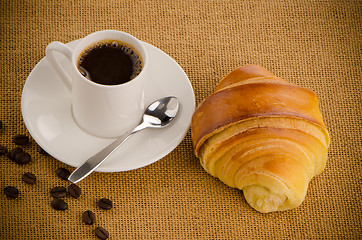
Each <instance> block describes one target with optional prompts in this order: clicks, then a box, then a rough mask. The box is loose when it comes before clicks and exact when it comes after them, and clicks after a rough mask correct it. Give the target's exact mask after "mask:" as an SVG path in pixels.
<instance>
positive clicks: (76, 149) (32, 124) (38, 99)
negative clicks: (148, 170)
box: [21, 40, 195, 172]
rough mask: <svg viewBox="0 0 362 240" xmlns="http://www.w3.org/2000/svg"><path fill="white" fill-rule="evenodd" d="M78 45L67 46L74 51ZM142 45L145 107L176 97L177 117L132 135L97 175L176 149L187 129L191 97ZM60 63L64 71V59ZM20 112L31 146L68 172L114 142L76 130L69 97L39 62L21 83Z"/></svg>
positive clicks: (177, 71)
mask: <svg viewBox="0 0 362 240" xmlns="http://www.w3.org/2000/svg"><path fill="white" fill-rule="evenodd" d="M78 42H79V40H76V41H73V42H70V43H68V44H67V45H68V46H69V47H71V48H74V47H75V46H76V45H77V44H78ZM144 44H145V47H146V50H147V52H148V55H149V63H150V73H149V74H150V81H149V84H148V85H147V87H146V91H145V101H146V104H145V105H146V106H147V105H148V104H149V103H151V102H153V101H154V100H156V99H158V98H161V97H164V96H176V97H177V98H178V99H179V100H180V104H181V105H180V112H179V114H178V115H177V117H176V119H175V120H174V122H173V123H171V125H170V126H169V127H167V128H163V129H145V130H143V131H141V132H139V133H136V134H135V135H133V136H132V137H131V138H130V139H129V140H128V141H126V142H125V143H124V144H123V145H122V146H121V147H120V148H119V149H118V150H117V151H116V152H115V153H114V154H113V155H111V156H110V157H109V159H107V160H106V161H105V162H104V163H103V164H102V165H101V166H100V167H99V168H98V169H97V171H100V172H119V171H128V170H132V169H137V168H140V167H144V166H147V165H149V164H151V163H154V162H156V161H157V160H159V159H161V158H163V157H164V156H166V155H167V154H168V153H170V152H171V151H172V150H173V149H174V148H176V147H177V145H178V144H179V143H180V142H181V141H182V139H183V138H184V137H185V135H186V133H187V131H188V129H189V127H190V123H191V117H192V114H193V112H194V110H195V96H194V91H193V89H192V86H191V83H190V81H189V79H188V78H187V76H186V74H185V72H184V71H183V70H182V68H181V67H180V66H179V65H178V64H177V63H176V62H175V61H174V60H173V59H172V58H171V57H170V56H168V55H167V54H166V53H164V52H163V51H161V50H160V49H158V48H156V47H154V46H152V45H150V44H147V43H144ZM60 57H61V56H60ZM61 62H63V64H64V67H65V68H67V67H68V68H69V64H68V63H67V61H65V60H64V58H63V59H62V60H61ZM21 110H22V115H23V119H24V122H25V125H26V127H27V129H28V130H29V133H30V134H31V136H32V137H33V138H34V140H35V141H36V142H37V143H38V144H39V145H40V146H41V147H42V148H43V149H44V150H45V151H46V152H48V153H49V154H50V155H52V156H53V157H54V158H56V159H58V160H59V161H61V162H64V163H66V164H68V165H70V166H73V167H78V166H80V165H81V164H82V163H83V162H84V161H85V160H87V159H88V158H89V157H91V156H92V155H94V154H95V153H96V152H98V151H100V150H101V149H103V148H104V147H105V146H106V145H108V144H109V143H111V142H112V141H113V140H114V139H106V138H99V137H95V136H93V135H90V134H88V133H87V132H84V131H83V130H82V129H80V128H79V127H78V125H77V124H76V123H75V122H74V120H73V117H72V114H71V95H70V92H69V91H68V90H67V89H66V88H65V86H64V85H63V82H62V81H61V80H60V79H59V78H58V76H57V74H56V73H55V72H54V71H53V68H52V67H51V66H50V65H49V63H48V62H47V60H46V59H45V58H43V59H42V60H41V61H40V62H39V63H38V64H37V65H36V66H35V67H34V69H33V70H32V72H31V73H30V75H29V77H28V79H27V80H26V83H25V85H24V89H23V93H22V99H21Z"/></svg>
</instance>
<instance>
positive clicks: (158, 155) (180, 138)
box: [21, 39, 196, 172]
mask: <svg viewBox="0 0 362 240" xmlns="http://www.w3.org/2000/svg"><path fill="white" fill-rule="evenodd" d="M80 40H81V39H77V40H74V41H71V42H68V43H66V45H72V44H77V43H78V42H79V41H80ZM141 42H142V44H145V45H146V47H150V48H154V49H155V50H157V51H160V52H162V53H163V54H165V55H166V56H167V57H168V61H172V62H173V64H176V65H177V67H178V70H179V71H181V72H182V74H183V75H184V77H185V79H186V81H185V83H184V84H185V85H187V86H186V87H185V89H188V91H189V92H190V93H192V94H191V95H192V101H191V102H192V106H191V105H190V104H189V106H188V107H189V108H192V112H193V111H194V110H195V106H196V104H195V92H194V89H193V87H192V84H191V82H190V79H189V78H188V76H187V74H186V73H185V71H184V70H183V68H182V67H181V66H180V65H179V64H178V63H177V62H176V61H175V60H174V59H173V58H172V57H171V56H169V55H168V54H167V53H165V52H164V51H162V50H161V49H159V48H157V47H155V46H153V45H151V44H149V43H146V42H143V41H141ZM75 46H76V45H75ZM75 46H74V47H75ZM72 47H73V46H72ZM43 61H46V58H45V57H43V58H42V59H41V60H39V61H38V62H37V64H36V65H35V66H34V67H33V69H32V70H31V72H30V73H29V75H28V77H27V79H26V82H25V84H24V87H23V91H22V96H21V112H22V117H23V121H24V123H25V125H26V128H27V130H28V131H29V133H30V135H31V136H32V138H33V139H34V140H35V141H36V143H37V144H38V145H39V146H40V147H42V148H43V149H44V150H45V151H47V148H48V147H47V146H46V145H47V144H45V143H43V140H44V139H41V137H39V136H38V134H36V133H35V132H34V130H33V129H32V128H31V127H30V126H29V125H30V124H31V123H30V120H29V118H28V117H29V116H27V114H26V113H25V107H24V105H25V100H26V99H25V97H26V90H27V89H29V84H30V81H31V80H30V77H31V76H32V73H33V71H36V69H39V66H41V64H44V63H43ZM188 103H189V102H188ZM191 117H192V115H190V116H189V122H188V124H187V125H188V126H187V128H186V129H185V130H183V131H182V134H179V135H177V136H176V137H175V138H177V140H176V141H175V142H174V143H173V144H170V145H169V146H168V147H167V149H166V150H161V151H158V152H157V153H156V154H154V155H153V156H152V157H150V158H149V160H148V161H147V160H146V161H142V162H141V163H139V164H136V165H135V166H134V167H132V168H127V169H122V168H119V167H118V168H117V165H115V166H112V165H110V166H109V167H107V168H102V166H100V167H99V168H98V169H96V172H123V171H130V170H134V169H138V168H142V167H146V166H148V165H150V164H153V163H155V162H157V161H159V160H161V159H162V158H164V157H165V156H167V155H168V154H169V153H171V152H172V151H173V150H174V149H175V148H176V147H177V146H178V145H179V144H180V143H181V142H182V141H183V139H184V138H185V136H186V135H187V133H188V131H189V129H190V126H191ZM73 122H74V119H73ZM75 125H76V126H77V128H79V129H80V130H81V131H83V132H85V131H84V130H83V129H81V128H80V127H79V126H78V124H76V123H75ZM170 127H172V126H170ZM86 133H87V132H86ZM92 136H93V137H95V138H96V139H100V140H101V139H103V140H104V139H110V140H111V141H112V139H115V138H102V137H98V136H94V135H92ZM172 142H173V141H172ZM48 153H49V152H48ZM49 155H51V156H52V157H54V158H55V159H56V160H58V161H60V162H62V163H64V164H67V165H69V166H72V167H78V166H79V165H81V164H82V163H81V162H80V163H79V162H78V163H77V162H76V163H74V162H72V161H68V160H66V159H64V157H61V156H59V154H58V153H54V152H53V153H52V152H50V153H49ZM78 164H79V165H78ZM113 165H114V164H113Z"/></svg>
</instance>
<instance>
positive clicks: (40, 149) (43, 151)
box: [36, 145, 48, 155]
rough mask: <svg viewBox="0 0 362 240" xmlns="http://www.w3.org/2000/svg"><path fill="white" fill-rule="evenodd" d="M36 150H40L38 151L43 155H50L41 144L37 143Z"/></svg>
mask: <svg viewBox="0 0 362 240" xmlns="http://www.w3.org/2000/svg"><path fill="white" fill-rule="evenodd" d="M36 150H37V151H38V153H40V154H43V155H48V153H47V152H46V151H45V150H44V149H43V148H42V147H40V146H39V145H37V148H36Z"/></svg>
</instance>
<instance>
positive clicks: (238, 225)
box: [0, 0, 362, 239]
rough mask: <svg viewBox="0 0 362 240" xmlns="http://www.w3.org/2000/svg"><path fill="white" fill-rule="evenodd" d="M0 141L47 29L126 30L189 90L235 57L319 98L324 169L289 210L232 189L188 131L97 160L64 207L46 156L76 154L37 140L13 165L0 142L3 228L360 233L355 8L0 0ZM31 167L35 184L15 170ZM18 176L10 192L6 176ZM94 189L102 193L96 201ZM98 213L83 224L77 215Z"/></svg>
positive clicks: (113, 235)
mask: <svg viewBox="0 0 362 240" xmlns="http://www.w3.org/2000/svg"><path fill="white" fill-rule="evenodd" d="M0 7H1V16H0V27H1V32H0V39H1V40H0V63H1V64H0V94H1V95H0V96H1V97H0V120H1V121H3V124H4V127H3V129H2V130H0V144H1V145H4V146H6V147H8V148H9V149H12V148H14V147H15V145H14V143H12V137H13V136H14V135H16V134H27V135H29V133H28V132H27V129H26V127H25V125H24V123H23V120H22V116H21V109H20V104H21V93H22V89H23V86H24V83H25V81H26V79H27V76H28V75H29V73H30V72H31V70H32V68H33V67H34V66H35V65H36V64H37V62H39V61H40V60H41V59H42V58H43V57H44V49H45V47H46V46H47V44H49V43H50V42H51V41H53V40H58V41H62V42H69V41H72V40H75V39H79V38H81V37H84V36H86V35H87V34H89V33H91V32H94V31H97V30H103V29H116V30H122V31H126V32H129V33H130V34H132V35H134V36H136V37H138V38H139V39H141V40H143V41H145V42H148V43H150V44H152V45H154V46H156V47H158V48H160V49H162V50H163V51H165V52H166V53H168V54H169V55H170V56H171V57H172V58H174V59H175V60H176V61H177V62H178V63H179V64H180V66H181V67H182V68H183V69H184V70H185V72H186V74H187V75H188V77H189V79H190V81H191V83H192V86H193V88H194V91H195V96H196V104H198V103H199V102H200V101H201V100H203V99H204V98H205V97H206V96H208V95H209V94H210V93H211V92H212V91H213V89H214V87H215V86H216V84H217V83H218V81H219V80H220V79H221V78H222V77H223V76H225V75H226V74H228V73H229V72H230V71H231V70H233V69H235V68H236V67H239V66H241V65H244V64H250V63H253V64H260V65H262V66H264V67H266V68H267V69H269V70H271V71H272V72H274V73H275V74H276V75H278V76H280V77H282V78H284V79H286V80H288V81H290V82H293V83H296V84H298V85H301V86H304V87H308V88H311V89H312V90H314V91H315V92H316V93H317V94H318V96H319V99H320V106H321V110H322V113H323V115H324V119H325V122H326V125H327V127H328V129H329V131H330V133H331V137H332V143H331V147H330V150H329V160H328V163H327V168H326V169H325V171H324V172H323V173H322V174H321V175H319V176H317V177H315V178H314V179H313V180H312V182H311V183H310V186H309V189H308V193H307V196H306V199H305V201H304V202H303V204H302V205H301V206H300V207H299V208H297V209H294V210H291V211H287V212H277V213H270V214H261V213H258V212H256V211H255V210H253V209H252V208H251V207H249V205H248V204H247V203H246V201H245V199H244V197H243V195H242V192H241V191H239V190H236V189H232V188H230V187H227V186H226V185H224V184H223V183H221V182H220V181H219V180H217V179H215V178H213V177H211V176H210V175H208V174H207V173H206V172H205V171H204V170H203V169H202V167H201V166H200V164H199V162H198V159H197V158H196V157H195V156H194V155H193V150H192V143H191V138H190V134H189V133H188V134H187V136H186V137H185V139H184V140H183V141H182V143H181V144H180V145H179V146H178V147H177V148H176V149H175V150H174V151H173V152H171V153H170V154H169V155H168V156H166V157H164V158H163V159H161V160H160V161H158V162H156V163H154V164H152V165H150V166H147V167H144V168H141V169H138V170H134V171H129V172H121V173H94V174H92V175H91V176H90V177H88V178H87V179H85V180H84V181H82V182H81V183H80V184H79V186H80V187H81V188H82V191H83V193H82V196H81V197H80V198H79V199H73V198H71V197H67V198H65V200H66V201H67V202H68V205H69V208H68V210H66V211H64V212H61V211H55V210H54V209H52V208H51V207H50V202H51V200H52V197H51V196H50V194H49V191H50V188H52V187H54V186H67V185H68V183H66V181H63V180H60V179H59V178H58V177H57V176H56V174H55V170H56V169H57V168H58V167H66V168H68V169H69V170H73V168H71V167H69V166H66V165H65V164H63V163H61V162H59V161H57V160H56V159H54V158H52V157H51V156H44V155H41V154H39V153H38V152H37V151H36V143H35V142H34V140H31V141H32V142H31V145H30V146H27V147H25V148H24V149H25V150H26V151H28V152H29V153H30V154H31V155H32V156H33V161H32V162H31V163H30V164H27V165H24V166H20V165H17V164H15V163H14V162H12V161H10V160H9V159H8V158H7V157H6V156H0V188H1V194H0V204H1V207H0V209H1V210H0V211H1V214H0V238H1V239H96V236H95V234H94V229H95V228H96V227H97V226H102V227H104V228H105V229H107V230H108V231H109V233H110V239H360V238H361V200H362V199H361V176H362V175H361V147H362V146H361V110H362V107H361V67H362V64H361V53H362V52H361V48H362V45H361V37H362V35H361V32H362V26H361V15H362V2H361V1H359V0H355V1H352V0H350V1H337V0H335V1H315V0H310V1H307V0H302V1H297V0H296V1H291V0H284V1H268V0H264V1H166V0H145V1H133V0H130V1H115V0H111V1H91V0H88V1H68V0H63V1H40V0H39V1H35V0H30V1H10V0H1V3H0ZM24 172H33V173H34V174H35V175H36V176H37V178H38V181H37V184H36V185H27V184H25V183H24V182H22V181H21V175H22V174H23V173H24ZM8 185H12V186H16V187H17V188H18V189H19V190H20V195H19V198H18V199H15V200H11V199H8V198H7V197H6V196H5V194H4V193H3V188H4V187H5V186H8ZM102 197H107V198H110V199H112V200H113V203H114V207H113V208H112V209H111V210H109V211H105V210H102V209H100V208H99V207H97V205H96V202H97V200H98V199H100V198H102ZM86 210H92V211H93V212H95V214H96V217H97V219H96V223H95V224H94V225H93V226H89V225H85V224H84V223H83V222H82V220H81V215H82V213H83V212H84V211H86Z"/></svg>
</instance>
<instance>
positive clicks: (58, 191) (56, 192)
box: [50, 187, 67, 198]
mask: <svg viewBox="0 0 362 240" xmlns="http://www.w3.org/2000/svg"><path fill="white" fill-rule="evenodd" d="M50 194H51V195H52V197H54V198H62V197H65V196H66V195H67V189H66V188H65V187H54V188H52V189H51V190H50Z"/></svg>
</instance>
